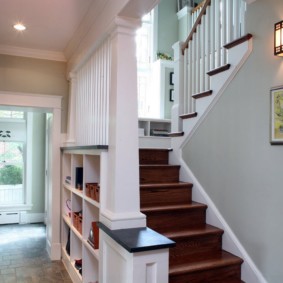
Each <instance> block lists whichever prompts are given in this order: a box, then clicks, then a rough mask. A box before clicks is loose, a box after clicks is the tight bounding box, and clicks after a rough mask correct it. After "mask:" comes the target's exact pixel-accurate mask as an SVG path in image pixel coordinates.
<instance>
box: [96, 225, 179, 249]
mask: <svg viewBox="0 0 283 283" xmlns="http://www.w3.org/2000/svg"><path fill="white" fill-rule="evenodd" d="M97 225H98V226H99V228H100V229H101V230H103V231H104V232H105V233H106V234H107V235H108V236H110V237H111V238H112V239H113V240H115V241H116V242H117V243H119V244H120V245H121V246H122V247H124V248H125V249H126V250H127V251H128V252H130V253H136V252H144V251H150V250H158V249H165V248H171V247H174V246H175V245H176V243H175V242H174V241H172V240H170V239H168V238H166V237H165V236H163V235H161V234H159V233H157V232H156V231H154V230H152V229H150V228H148V227H144V228H131V229H118V230H111V229H109V228H108V227H106V226H105V225H104V224H102V223H101V222H98V224H97Z"/></svg>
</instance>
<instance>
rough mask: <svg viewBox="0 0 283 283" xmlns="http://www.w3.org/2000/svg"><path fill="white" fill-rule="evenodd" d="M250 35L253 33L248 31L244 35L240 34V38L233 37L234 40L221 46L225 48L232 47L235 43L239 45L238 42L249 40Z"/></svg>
mask: <svg viewBox="0 0 283 283" xmlns="http://www.w3.org/2000/svg"><path fill="white" fill-rule="evenodd" d="M252 37H253V35H252V34H250V33H248V34H246V35H244V36H242V37H240V38H237V39H235V40H233V41H231V42H229V43H227V44H225V45H224V46H223V47H224V48H225V49H230V48H233V47H235V46H237V45H239V44H241V43H243V42H245V41H248V40H250V39H251V38H252Z"/></svg>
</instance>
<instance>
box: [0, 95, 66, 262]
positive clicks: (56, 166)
mask: <svg viewBox="0 0 283 283" xmlns="http://www.w3.org/2000/svg"><path fill="white" fill-rule="evenodd" d="M0 95H1V102H0V105H5V106H18V107H25V108H26V109H33V108H36V109H40V110H41V111H43V110H45V111H46V112H51V113H52V114H53V124H52V168H51V170H52V172H51V176H52V190H51V191H50V192H48V193H49V195H50V199H49V203H48V211H49V213H48V220H47V223H48V224H47V227H46V228H47V247H48V248H47V250H48V252H49V255H50V257H51V260H59V259H60V258H61V245H60V217H59V216H60V172H61V171H60V145H61V100H62V97H61V96H51V95H42V94H31V93H17V92H4V91H0Z"/></svg>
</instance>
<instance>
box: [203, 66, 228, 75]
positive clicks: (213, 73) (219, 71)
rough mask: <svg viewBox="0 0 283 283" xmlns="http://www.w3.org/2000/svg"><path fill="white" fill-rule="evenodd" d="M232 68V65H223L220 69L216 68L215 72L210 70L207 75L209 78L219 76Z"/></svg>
mask: <svg viewBox="0 0 283 283" xmlns="http://www.w3.org/2000/svg"><path fill="white" fill-rule="evenodd" d="M230 67H231V64H226V65H223V66H221V67H218V68H215V69H213V70H210V71H209V72H207V75H208V76H214V75H216V74H219V73H221V72H224V71H227V70H229V69H230Z"/></svg>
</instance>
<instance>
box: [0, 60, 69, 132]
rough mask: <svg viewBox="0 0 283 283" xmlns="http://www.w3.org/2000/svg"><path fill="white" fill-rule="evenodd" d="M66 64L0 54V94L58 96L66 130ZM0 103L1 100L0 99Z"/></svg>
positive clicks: (63, 125)
mask: <svg viewBox="0 0 283 283" xmlns="http://www.w3.org/2000/svg"><path fill="white" fill-rule="evenodd" d="M68 88H69V87H68V81H67V79H66V63H64V62H56V61H50V60H40V59H32V58H24V57H17V56H9V55H0V91H11V92H26V93H38V94H48V95H59V96H62V97H63V99H62V124H61V126H62V129H61V131H62V132H63V133H65V132H66V128H67V109H68ZM0 104H1V100H0Z"/></svg>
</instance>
